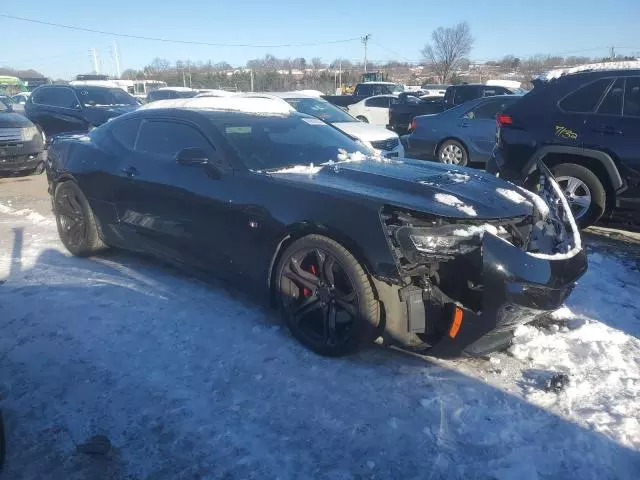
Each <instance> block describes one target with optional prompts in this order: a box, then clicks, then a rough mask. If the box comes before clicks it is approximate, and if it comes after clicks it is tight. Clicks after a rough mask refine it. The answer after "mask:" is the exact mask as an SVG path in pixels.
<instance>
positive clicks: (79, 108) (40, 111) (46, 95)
mask: <svg viewBox="0 0 640 480" xmlns="http://www.w3.org/2000/svg"><path fill="white" fill-rule="evenodd" d="M110 91H116V92H117V93H118V95H122V96H123V98H124V100H125V101H127V102H130V104H129V105H107V104H95V105H91V104H88V103H86V102H85V101H84V96H85V95H83V93H85V92H97V93H98V94H99V95H102V96H103V95H104V94H105V93H106V92H110ZM138 105H139V104H138V103H137V101H136V100H135V98H134V97H132V96H131V95H129V94H128V93H126V92H124V91H120V90H119V89H113V88H108V87H100V86H80V85H75V86H74V85H44V86H41V87H38V88H36V89H35V90H34V91H33V93H32V94H31V95H30V96H29V99H28V100H27V102H26V103H25V105H24V112H25V115H26V116H27V118H29V120H31V121H32V122H33V123H34V124H36V125H37V126H38V128H40V129H41V130H42V131H43V132H44V134H45V136H46V138H47V139H50V138H51V137H52V136H54V135H58V134H60V133H69V132H77V133H81V132H88V131H89V130H91V129H92V128H94V127H97V126H100V125H102V124H103V123H105V122H107V121H108V120H109V119H111V118H114V117H117V116H119V115H122V114H124V113H127V112H131V111H133V110H135V109H136V108H137V107H138Z"/></svg>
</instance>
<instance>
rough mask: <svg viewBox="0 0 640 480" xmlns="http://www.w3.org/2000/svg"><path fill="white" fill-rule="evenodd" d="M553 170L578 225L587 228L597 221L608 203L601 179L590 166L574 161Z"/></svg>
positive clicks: (557, 166)
mask: <svg viewBox="0 0 640 480" xmlns="http://www.w3.org/2000/svg"><path fill="white" fill-rule="evenodd" d="M551 172H552V173H553V175H554V176H555V178H556V181H557V182H558V185H560V188H561V189H562V191H563V192H564V195H565V197H566V198H567V201H568V202H569V206H570V207H571V211H572V213H573V216H574V218H575V219H576V223H577V224H578V226H579V227H580V228H587V227H588V226H589V225H593V224H594V223H596V222H597V221H598V220H599V219H600V217H601V216H602V214H603V213H604V210H605V207H606V203H607V194H606V191H605V188H604V186H603V185H602V182H601V181H600V179H598V177H597V176H596V175H595V174H594V173H593V172H592V171H591V170H589V169H588V168H586V167H583V166H582V165H576V164H573V163H562V164H560V165H556V166H554V167H552V168H551Z"/></svg>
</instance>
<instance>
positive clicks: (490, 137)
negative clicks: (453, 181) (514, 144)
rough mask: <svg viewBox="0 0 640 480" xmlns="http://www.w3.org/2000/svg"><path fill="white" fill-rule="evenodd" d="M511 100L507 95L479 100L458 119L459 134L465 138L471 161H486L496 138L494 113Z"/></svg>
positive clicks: (501, 109)
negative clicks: (505, 96)
mask: <svg viewBox="0 0 640 480" xmlns="http://www.w3.org/2000/svg"><path fill="white" fill-rule="evenodd" d="M513 100H514V99H512V98H508V97H507V98H491V99H487V100H479V101H478V102H477V103H475V105H474V106H473V108H471V109H470V110H468V111H467V112H466V113H465V114H464V115H463V116H462V118H461V119H460V122H459V124H458V125H459V128H460V129H461V130H460V135H461V137H462V138H463V139H464V140H466V142H465V143H466V145H467V147H468V149H469V154H470V156H471V158H470V160H471V161H472V162H487V161H488V159H489V155H490V154H491V151H492V150H493V145H494V144H495V140H496V115H498V113H500V112H503V111H504V110H505V109H506V108H507V106H508V105H509V104H510V103H511V102H512V101H513Z"/></svg>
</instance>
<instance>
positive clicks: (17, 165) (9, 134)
mask: <svg viewBox="0 0 640 480" xmlns="http://www.w3.org/2000/svg"><path fill="white" fill-rule="evenodd" d="M23 132H27V134H26V136H25V135H24V134H23ZM42 151H43V142H42V136H41V135H40V133H39V132H38V131H37V130H36V128H35V125H33V123H31V122H30V121H29V120H28V119H27V118H25V117H24V116H22V115H20V114H18V113H14V112H11V111H7V112H2V111H0V173H3V174H8V173H16V172H21V171H25V170H32V169H35V168H36V167H37V166H38V165H39V164H40V163H42Z"/></svg>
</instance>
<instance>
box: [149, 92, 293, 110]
mask: <svg viewBox="0 0 640 480" xmlns="http://www.w3.org/2000/svg"><path fill="white" fill-rule="evenodd" d="M170 108H178V109H192V110H193V109H195V110H217V111H229V112H238V113H253V114H265V115H288V114H290V113H291V112H293V111H295V110H294V109H293V107H291V106H290V105H289V104H288V103H287V102H285V101H283V100H277V101H276V100H273V99H271V98H265V97H246V96H240V95H237V96H236V95H234V96H232V97H192V98H175V99H170V100H158V101H156V102H152V103H147V104H145V105H142V106H141V107H140V108H139V109H138V111H144V110H153V109H170Z"/></svg>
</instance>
